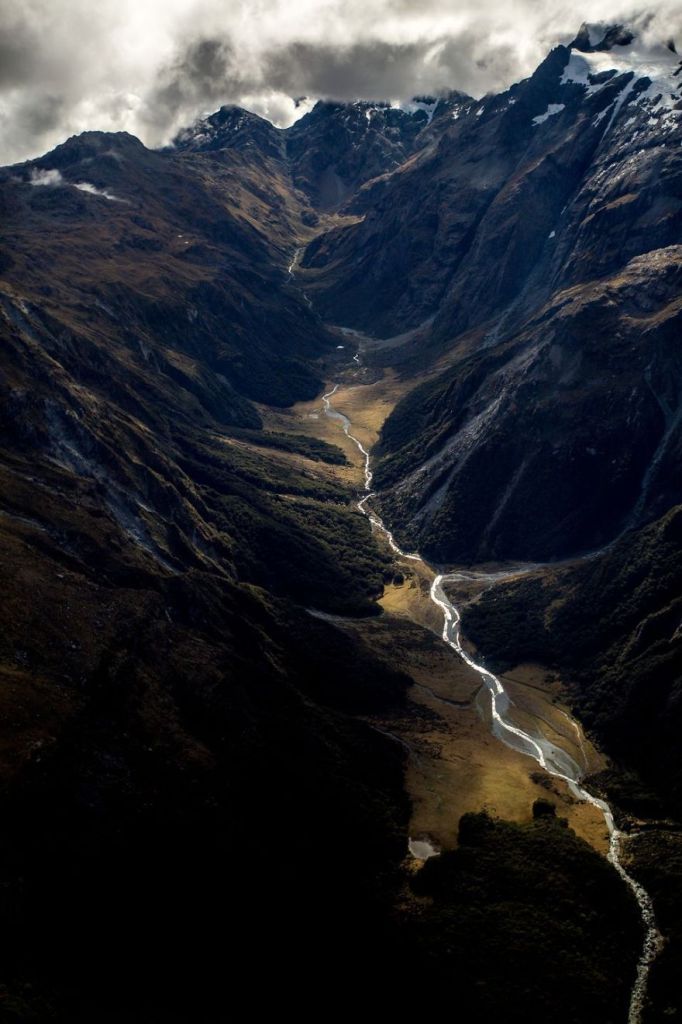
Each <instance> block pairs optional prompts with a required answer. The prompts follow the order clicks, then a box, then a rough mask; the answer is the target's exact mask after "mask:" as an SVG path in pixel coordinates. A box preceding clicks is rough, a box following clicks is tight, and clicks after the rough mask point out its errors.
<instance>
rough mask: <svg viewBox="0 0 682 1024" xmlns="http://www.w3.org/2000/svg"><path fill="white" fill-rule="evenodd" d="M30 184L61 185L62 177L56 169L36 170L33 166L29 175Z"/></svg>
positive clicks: (62, 182)
mask: <svg viewBox="0 0 682 1024" xmlns="http://www.w3.org/2000/svg"><path fill="white" fill-rule="evenodd" d="M30 183H31V185H49V186H52V187H54V186H55V185H63V184H64V179H63V178H62V175H61V172H60V171H57V170H52V171H48V170H44V171H42V170H38V169H37V168H33V169H32V171H31V177H30Z"/></svg>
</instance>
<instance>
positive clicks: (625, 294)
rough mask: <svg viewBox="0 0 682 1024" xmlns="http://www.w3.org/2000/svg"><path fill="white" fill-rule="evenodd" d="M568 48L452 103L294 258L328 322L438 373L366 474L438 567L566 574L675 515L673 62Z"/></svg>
mask: <svg viewBox="0 0 682 1024" xmlns="http://www.w3.org/2000/svg"><path fill="white" fill-rule="evenodd" d="M581 38H582V36H580V37H579V38H578V44H577V45H575V46H574V47H571V48H569V47H563V46H562V47H558V48H557V49H556V50H554V51H553V52H552V53H551V54H550V55H549V56H548V57H547V59H546V60H545V61H544V62H543V64H542V65H541V66H540V67H539V68H538V70H537V71H536V73H535V74H534V75H533V76H532V77H531V78H530V79H528V80H527V81H526V82H522V83H520V84H519V85H516V86H513V87H512V88H511V89H510V90H509V91H508V92H506V93H503V94H502V95H500V96H495V97H487V98H484V99H483V100H482V101H481V102H480V103H475V104H474V103H470V104H467V105H464V106H463V108H462V109H461V110H458V111H457V112H456V114H457V116H456V117H452V118H451V123H450V125H449V126H448V127H447V129H446V130H445V131H444V132H443V134H442V136H441V137H440V139H439V141H438V143H437V144H434V145H433V146H431V147H427V148H425V149H422V150H421V151H420V152H419V153H418V154H417V156H416V158H415V159H414V160H412V161H409V162H408V163H407V164H405V165H404V166H403V167H401V168H400V170H399V171H398V172H396V173H394V174H393V175H391V176H389V177H388V178H387V179H384V181H382V184H381V187H380V190H379V192H378V193H377V194H376V201H375V203H374V204H373V205H372V206H371V207H370V208H369V209H368V211H367V213H366V215H365V216H364V218H363V219H362V221H360V222H358V223H356V224H351V225H348V226H345V227H341V228H339V229H338V230H336V231H334V232H330V233H327V234H326V235H323V236H321V238H320V239H318V240H317V241H316V242H315V243H313V245H312V246H310V247H309V248H308V250H307V253H306V257H305V259H304V261H303V265H304V267H309V268H310V270H309V272H308V276H307V277H306V289H307V291H308V294H310V295H311V297H313V299H314V302H315V307H316V308H317V309H320V310H322V311H323V313H324V314H325V315H326V316H328V317H329V318H330V319H332V321H334V322H343V323H345V324H347V325H348V326H351V327H354V328H356V329H359V330H361V331H365V332H370V333H373V334H375V335H377V336H378V337H387V336H390V335H402V334H404V333H405V331H406V329H410V328H411V329H416V328H418V327H420V326H421V330H420V331H418V332H417V334H416V336H415V338H414V340H413V342H412V346H411V349H410V350H409V351H408V355H407V356H406V355H405V353H403V356H402V358H403V359H405V358H409V356H411V357H412V358H413V360H414V361H415V362H416V363H417V364H418V365H420V366H422V367H423V366H424V365H425V364H427V365H428V364H429V363H431V364H436V363H437V361H438V360H440V363H441V365H442V364H443V363H446V364H447V368H446V369H444V370H443V372H442V373H441V374H440V375H438V376H436V377H435V378H434V379H431V380H429V382H428V383H427V384H424V385H423V386H422V388H421V389H416V390H414V391H412V392H411V393H410V394H409V395H408V396H407V397H406V398H405V399H404V401H403V403H402V404H401V405H399V406H398V408H397V409H396V410H395V412H394V413H393V414H392V416H391V417H390V418H389V420H388V422H387V423H386V425H385V427H384V429H383V431H382V436H381V446H380V454H381V461H380V463H379V466H378V470H377V475H376V482H377V484H378V486H379V487H380V488H381V489H382V491H384V492H385V504H384V506H383V507H384V508H385V509H388V508H389V507H390V509H391V517H392V520H393V522H394V523H395V524H396V525H397V526H398V527H399V535H400V536H401V537H402V538H403V539H404V541H405V544H406V545H407V546H408V547H417V548H419V549H420V550H423V551H425V552H426V553H427V554H428V556H429V557H431V558H432V559H435V560H436V561H441V562H447V561H476V560H486V559H493V558H531V559H536V558H548V557H557V556H565V555H568V554H571V553H574V552H579V551H584V550H587V549H590V548H594V547H597V546H599V545H601V544H604V543H606V542H608V541H609V540H611V539H613V537H614V536H616V535H617V533H618V532H619V531H622V530H623V529H625V528H627V527H628V526H632V525H636V524H638V523H642V522H644V521H645V519H646V518H647V517H648V516H650V515H652V514H656V513H657V512H661V511H663V510H665V509H666V508H667V507H668V506H669V505H670V504H671V503H672V502H674V501H680V500H682V493H681V491H680V486H679V474H677V473H675V472H674V471H673V467H674V465H675V463H676V456H677V454H678V453H679V445H680V434H679V425H680V415H679V413H680V408H682V407H681V405H680V391H679V381H680V364H679V352H678V346H677V344H676V339H677V337H678V336H679V330H680V277H679V274H680V255H681V252H682V251H681V250H680V245H679V242H680V237H681V234H682V220H681V218H682V209H681V206H680V194H681V188H680V185H681V177H680V175H681V173H682V156H681V155H680V141H682V137H681V135H680V130H681V129H680V113H679V110H680V103H681V102H682V93H680V83H681V79H680V59H679V57H678V56H677V55H676V54H675V53H673V52H672V51H671V50H669V49H668V48H667V47H664V46H660V47H654V48H652V49H639V44H638V43H637V42H636V41H631V42H629V43H628V44H627V45H620V44H619V43H618V42H616V41H614V42H613V43H612V44H611V43H609V48H608V49H597V50H594V51H592V50H591V51H589V52H585V51H584V50H583V49H579V48H578V46H579V45H582V44H581V43H580V40H581ZM618 38H622V37H618ZM604 45H606V44H604ZM377 187H378V186H377ZM446 352H447V358H446V359H444V353H446ZM390 358H392V356H389V359H390ZM406 372H408V371H407V370H406Z"/></svg>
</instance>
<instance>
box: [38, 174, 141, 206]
mask: <svg viewBox="0 0 682 1024" xmlns="http://www.w3.org/2000/svg"><path fill="white" fill-rule="evenodd" d="M50 173H52V172H50ZM57 173H59V172H57ZM74 188H77V189H78V191H79V192H87V193H88V194H89V195H91V196H101V197H102V199H108V200H109V202H111V203H125V202H126V200H125V199H119V197H118V196H115V195H114V193H113V192H108V191H107V190H106V189H105V188H97V186H96V185H93V184H91V183H90V182H89V181H78V182H76V184H75V185H74Z"/></svg>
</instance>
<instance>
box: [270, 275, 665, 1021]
mask: <svg viewBox="0 0 682 1024" xmlns="http://www.w3.org/2000/svg"><path fill="white" fill-rule="evenodd" d="M294 265H295V260H294V262H293V263H292V266H291V267H290V273H291V274H292V275H293V269H294ZM353 358H354V361H355V362H356V363H359V361H360V354H359V353H357V354H356V355H355V356H354V357H353ZM338 389H339V385H338V384H336V385H335V386H334V387H333V388H332V389H331V391H328V392H327V393H326V394H325V395H323V396H322V404H323V407H324V412H325V414H326V415H327V416H328V417H329V418H330V419H332V420H334V421H336V422H337V423H338V424H339V425H340V426H341V428H342V429H343V432H344V433H345V434H346V436H347V437H348V438H349V439H350V440H351V441H352V442H353V443H354V444H355V445H356V446H357V448H358V450H359V451H360V454H361V455H362V457H363V459H364V473H365V488H364V494H363V496H362V497H361V498H360V500H359V501H358V502H357V507H358V509H359V510H360V512H362V514H363V515H364V516H367V518H368V519H369V521H370V523H371V524H372V527H373V529H375V530H377V531H378V532H380V533H381V534H383V536H384V537H385V538H386V540H387V541H388V544H389V546H390V548H391V550H392V551H393V552H394V554H395V555H396V556H397V557H398V558H401V559H408V560H412V561H419V562H423V559H422V557H421V555H419V554H417V553H407V552H405V551H403V550H402V549H401V548H400V547H399V545H398V544H397V543H396V541H395V538H394V536H393V534H392V533H391V531H390V530H389V529H388V527H387V526H386V525H385V524H384V522H383V520H382V519H381V518H380V517H379V516H378V515H377V513H376V512H374V511H372V509H370V508H369V507H368V502H369V501H370V499H371V498H372V497H373V492H372V475H373V474H372V467H371V459H370V455H369V452H368V451H367V450H366V449H365V447H364V446H363V445H362V443H361V442H360V440H359V439H358V438H357V437H355V436H354V435H353V434H352V433H351V428H352V424H351V421H350V420H349V419H348V417H347V416H344V414H343V413H341V412H338V411H337V410H336V409H334V407H333V405H332V398H333V397H334V395H335V394H336V392H337V391H338ZM424 564H428V563H424ZM434 572H435V570H434ZM503 577H504V573H502V574H499V573H491V574H482V573H481V574H478V573H477V574H476V578H478V579H481V580H482V581H486V582H487V581H489V582H491V583H494V582H495V580H496V579H499V578H503ZM470 578H471V573H470V572H467V573H458V572H451V573H437V572H436V574H435V577H434V579H433V582H432V584H431V590H430V597H431V600H432V601H433V603H434V604H435V605H436V606H437V607H438V608H439V609H440V611H441V612H442V614H443V631H442V634H441V636H442V639H443V642H444V643H446V644H447V645H448V646H449V647H451V648H452V649H453V650H454V651H456V653H457V654H458V655H459V657H460V658H461V659H462V660H463V661H465V662H466V664H467V665H468V666H469V667H470V668H471V669H472V670H473V671H474V672H476V673H478V675H479V676H480V677H481V683H482V685H483V686H484V687H485V689H486V690H487V692H488V693H489V694H490V703H491V714H492V731H493V734H494V735H495V736H496V737H497V739H498V740H500V741H501V742H502V743H505V744H506V745H507V746H508V747H511V748H512V750H516V751H518V752H519V753H521V754H525V755H527V756H528V757H531V758H533V760H534V761H536V762H537V763H538V764H539V765H540V767H541V768H542V769H544V771H546V772H547V773H548V774H549V775H552V776H554V777H555V778H557V779H563V780H564V782H566V784H567V785H568V787H569V789H570V790H571V792H572V793H573V795H574V796H575V797H576V798H577V799H579V800H584V801H586V802H587V803H590V804H592V805H593V806H594V807H596V808H598V809H599V810H600V811H601V813H602V814H603V816H604V821H605V822H606V826H607V828H608V832H609V851H608V855H607V856H608V860H609V861H610V863H611V864H612V865H613V867H614V868H615V869H616V871H617V872H618V874H619V875H620V876H621V878H622V879H623V881H624V882H625V883H626V884H627V885H628V887H629V888H630V890H631V891H632V893H633V895H634V897H635V899H636V900H637V903H638V905H639V909H640V913H641V916H642V921H643V924H644V929H645V937H644V944H643V947H642V952H641V955H640V957H639V960H638V963H637V971H636V975H635V982H634V985H633V988H632V993H631V996H630V1007H629V1011H628V1024H641V1019H642V1011H643V1008H644V1001H645V996H646V988H647V981H648V975H649V969H650V967H651V964H652V963H653V961H654V960H655V958H656V956H657V955H658V953H659V951H660V949H661V947H662V943H663V939H662V936H661V934H660V932H659V931H658V928H657V926H656V918H655V915H654V908H653V904H652V901H651V897H650V896H649V894H648V893H647V892H646V890H645V889H643V888H642V886H641V885H640V884H639V882H637V881H636V880H635V879H634V878H633V877H632V875H630V874H629V873H628V872H627V871H626V869H625V867H624V866H623V863H622V860H621V843H622V838H623V833H622V832H621V831H620V830H619V829H618V828H617V827H616V824H615V821H614V816H613V812H612V810H611V807H610V806H609V804H608V803H607V802H606V801H605V800H601V799H600V798H599V797H596V796H593V794H592V793H590V792H589V790H587V789H585V787H584V786H583V785H582V779H583V775H584V772H583V770H582V769H581V767H580V765H579V764H578V763H577V762H576V761H575V760H574V758H573V757H572V756H571V755H570V754H569V753H568V752H567V751H565V750H562V748H561V747H559V746H557V745H556V744H555V743H551V742H550V741H549V740H547V739H546V738H545V737H544V736H543V735H542V733H541V732H538V733H537V734H536V735H533V734H531V733H530V732H527V731H526V730H524V729H521V728H519V726H517V725H515V724H514V723H513V722H512V721H511V720H510V719H509V718H508V717H507V712H508V711H509V708H510V706H511V704H512V701H511V698H510V697H509V695H508V694H507V692H506V690H505V688H504V686H503V685H502V683H501V681H500V680H499V678H498V677H497V676H496V675H494V674H493V673H492V672H489V671H488V670H487V669H486V668H484V667H483V666H482V665H479V664H478V663H477V662H475V661H474V660H473V658H472V657H471V656H470V655H469V654H468V653H467V651H466V650H465V649H464V647H463V644H462V632H461V617H460V614H459V612H458V610H457V608H456V607H455V606H454V605H453V604H452V602H451V601H450V600H449V598H448V596H447V594H446V593H445V589H444V584H446V583H448V582H456V581H457V580H463V579H470ZM571 721H572V720H571ZM573 724H574V725H575V723H573ZM576 729H577V726H576ZM410 852H411V853H412V855H413V856H415V857H419V858H420V859H425V858H426V857H429V856H434V855H436V854H437V852H438V851H437V850H436V849H435V848H434V847H433V846H431V844H430V843H429V842H428V841H427V840H417V841H414V840H411V841H410Z"/></svg>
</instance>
